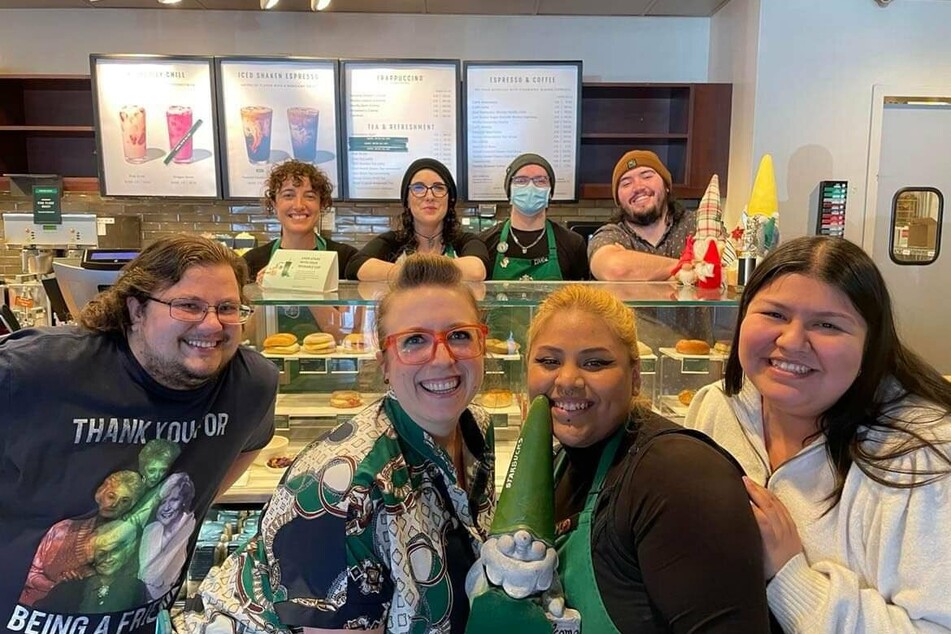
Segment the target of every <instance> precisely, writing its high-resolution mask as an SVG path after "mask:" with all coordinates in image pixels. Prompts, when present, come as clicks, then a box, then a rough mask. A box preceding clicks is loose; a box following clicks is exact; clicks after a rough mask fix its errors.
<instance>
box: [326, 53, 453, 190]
mask: <svg viewBox="0 0 951 634" xmlns="http://www.w3.org/2000/svg"><path fill="white" fill-rule="evenodd" d="M340 69H341V71H340V76H341V95H342V97H341V101H342V104H343V105H342V116H341V119H340V122H341V140H340V146H341V151H342V154H343V157H344V160H343V172H344V181H343V182H344V196H345V198H346V199H347V200H351V201H358V202H362V201H368V202H374V201H395V200H399V199H400V192H399V186H400V183H401V182H402V178H403V173H404V172H405V170H406V168H407V167H409V164H410V163H412V162H413V161H414V160H416V159H418V158H423V157H427V158H435V159H437V160H439V161H441V162H443V163H444V164H445V165H446V167H448V168H449V171H450V172H451V173H452V174H453V177H454V178H455V180H456V185H457V189H458V190H459V198H463V197H464V186H463V184H464V183H465V178H464V169H463V168H464V164H463V161H462V143H461V137H462V116H461V113H462V105H461V86H462V64H461V62H460V60H458V59H345V60H342V61H341V63H340ZM355 73H356V74H357V75H358V77H357V78H356V79H355V78H354V74H355ZM450 78H451V79H450ZM450 81H452V87H450V86H449V82H450ZM414 88H415V89H416V92H417V94H418V95H419V98H418V99H417V100H416V101H415V102H414V101H413V100H412V98H411V97H412V96H413V89H414ZM425 91H429V95H428V97H426V99H427V101H426V102H424V101H423V100H422V99H423V98H424V97H425V96H426V92H425ZM355 106H356V109H357V114H358V115H359V116H358V117H356V118H355V117H354V109H355ZM387 107H390V109H392V110H395V111H394V112H392V113H387V112H385V109H386V108H387ZM421 113H428V120H427V118H423V119H421V118H420V116H421ZM447 117H448V118H451V119H452V121H451V122H447V121H445V119H446V118H447ZM387 159H389V160H387ZM354 161H359V162H361V163H363V165H362V166H361V168H360V169H359V170H357V169H354V167H353V162H354ZM357 178H359V179H361V181H362V182H358V181H357V180H356V179H357Z"/></svg>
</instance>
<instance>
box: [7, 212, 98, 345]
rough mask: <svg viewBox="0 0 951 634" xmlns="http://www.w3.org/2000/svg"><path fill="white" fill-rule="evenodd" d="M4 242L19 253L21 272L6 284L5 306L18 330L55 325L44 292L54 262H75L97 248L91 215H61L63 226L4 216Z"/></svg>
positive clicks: (25, 215) (29, 217) (29, 216)
mask: <svg viewBox="0 0 951 634" xmlns="http://www.w3.org/2000/svg"><path fill="white" fill-rule="evenodd" d="M3 235H4V242H5V244H6V247H7V248H8V249H20V263H21V272H20V273H19V274H17V275H14V276H13V278H12V279H10V280H8V282H7V284H6V287H5V288H6V296H7V297H6V301H5V303H6V304H7V306H8V307H9V308H10V310H11V311H12V313H13V314H14V315H15V316H16V318H17V321H18V322H19V324H20V326H22V327H24V328H27V327H31V326H51V325H54V314H53V307H51V305H50V297H49V295H48V294H47V291H46V288H44V280H46V281H47V284H50V283H51V282H50V278H52V275H53V260H54V259H56V260H66V261H70V260H72V261H78V260H79V258H81V257H82V253H83V250H84V249H86V248H90V247H96V246H98V244H99V240H98V236H97V230H96V216H95V215H94V214H63V217H62V224H56V225H43V224H35V223H34V222H33V214H28V213H5V214H3Z"/></svg>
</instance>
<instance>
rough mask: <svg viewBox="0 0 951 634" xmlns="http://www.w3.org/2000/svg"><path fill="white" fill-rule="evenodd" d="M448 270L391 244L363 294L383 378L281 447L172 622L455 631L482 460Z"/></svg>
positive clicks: (486, 478) (484, 435) (203, 627)
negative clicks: (234, 539)
mask: <svg viewBox="0 0 951 634" xmlns="http://www.w3.org/2000/svg"><path fill="white" fill-rule="evenodd" d="M461 278H462V274H461V272H460V270H459V268H458V267H456V266H455V265H454V264H453V263H452V261H451V260H450V259H449V258H447V257H444V256H440V255H430V254H415V255H412V256H409V257H407V259H406V262H405V263H404V264H403V266H402V267H401V268H400V272H399V276H398V277H397V278H396V280H395V282H394V283H393V285H392V287H391V288H390V290H389V292H388V293H387V294H386V295H385V296H384V297H383V299H382V300H381V301H380V303H379V306H378V308H377V336H378V338H379V343H380V349H381V350H380V352H378V353H377V358H378V361H379V362H380V366H381V367H382V370H383V376H384V381H385V383H386V384H387V385H388V387H389V390H388V392H387V393H386V395H385V396H384V397H383V398H382V399H381V400H380V401H379V402H377V403H375V404H373V405H371V406H369V407H368V408H367V409H365V410H364V411H363V412H361V413H360V414H357V415H356V416H355V417H354V418H352V419H351V420H350V421H348V422H346V423H344V424H342V425H340V426H339V427H337V428H336V429H334V430H333V431H332V432H330V433H329V434H327V435H326V436H325V437H324V438H322V439H321V440H319V441H317V442H315V443H312V444H311V445H310V446H309V447H307V448H306V449H304V451H303V452H302V453H301V454H300V455H299V456H298V457H297V458H296V460H295V461H294V463H293V464H292V465H291V466H290V467H289V468H288V471H287V473H286V474H285V476H284V479H283V480H282V482H281V484H280V485H279V486H278V488H277V490H276V491H275V492H274V495H273V496H272V498H271V501H270V503H269V504H268V507H267V510H266V511H265V512H264V515H263V516H262V518H261V524H260V529H259V533H258V536H257V537H255V538H254V539H252V540H251V542H250V543H249V544H248V546H247V548H246V549H244V550H243V551H240V552H238V553H236V554H235V555H232V556H231V557H230V558H229V559H228V560H227V561H226V562H225V564H224V565H223V566H222V568H221V569H220V571H219V572H218V573H217V575H212V576H210V577H209V578H208V579H206V580H205V582H204V583H203V584H202V586H201V589H200V595H201V599H202V601H203V603H204V612H201V613H194V612H190V613H188V614H186V617H185V619H186V626H187V627H186V630H187V631H190V632H205V631H208V632H210V631H223V630H220V629H219V627H218V626H224V627H228V626H232V627H233V629H234V630H235V631H240V627H234V626H243V627H245V628H247V629H246V630H245V631H248V632H264V631H274V627H275V626H285V627H302V628H303V631H304V632H308V631H316V632H326V631H337V630H341V631H342V630H346V631H354V630H357V631H368V632H383V631H384V630H385V631H387V632H410V631H413V632H463V631H464V629H465V624H466V620H467V618H468V612H469V604H468V600H467V598H466V594H465V590H464V583H465V576H466V572H467V571H468V569H469V567H470V566H471V565H472V564H473V563H474V562H475V561H476V559H477V558H478V549H479V546H480V544H481V542H482V541H483V540H484V538H485V537H486V533H487V531H488V528H489V522H490V520H491V517H492V511H493V510H494V507H495V492H494V489H493V480H494V473H493V472H494V461H495V460H494V454H493V445H494V442H493V436H492V428H491V425H490V423H489V417H488V415H487V414H486V412H485V410H483V409H482V408H480V407H479V406H477V405H471V401H472V397H473V396H475V394H476V392H477V391H478V390H479V387H480V385H481V384H482V375H483V370H484V361H483V355H484V354H485V335H486V327H485V325H484V324H482V323H481V322H480V320H479V310H478V308H477V306H476V300H475V298H474V297H473V295H472V291H471V290H470V289H469V287H467V286H466V285H465V284H463V283H462V280H461ZM422 307H425V309H424V310H423V309H422ZM228 621H232V623H228Z"/></svg>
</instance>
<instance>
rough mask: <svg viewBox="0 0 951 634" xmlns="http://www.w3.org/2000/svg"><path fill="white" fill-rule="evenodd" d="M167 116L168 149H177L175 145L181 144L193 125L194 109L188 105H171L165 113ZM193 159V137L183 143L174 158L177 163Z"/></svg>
mask: <svg viewBox="0 0 951 634" xmlns="http://www.w3.org/2000/svg"><path fill="white" fill-rule="evenodd" d="M165 118H166V120H167V121H168V149H169V151H171V150H173V149H175V146H176V145H178V144H179V142H180V141H181V140H182V137H184V136H185V135H186V134H188V131H189V130H190V129H191V127H192V109H191V108H189V107H188V106H169V108H168V110H167V111H166V113H165ZM190 160H192V140H191V137H189V139H188V140H187V141H185V144H184V145H182V149H180V150H179V151H178V154H176V155H175V157H174V158H173V159H172V161H174V162H175V163H188V162H189V161H190Z"/></svg>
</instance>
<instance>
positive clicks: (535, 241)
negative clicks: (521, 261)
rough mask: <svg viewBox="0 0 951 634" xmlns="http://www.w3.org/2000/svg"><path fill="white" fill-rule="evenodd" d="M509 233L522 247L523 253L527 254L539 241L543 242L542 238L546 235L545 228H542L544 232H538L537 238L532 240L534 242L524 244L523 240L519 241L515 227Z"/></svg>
mask: <svg viewBox="0 0 951 634" xmlns="http://www.w3.org/2000/svg"><path fill="white" fill-rule="evenodd" d="M509 235H510V236H512V240H514V241H515V244H517V245H518V246H520V247H522V255H525V254H526V253H528V250H529V249H531V248H532V247H533V246H535V245H536V244H538V243H539V242H541V240H542V238H543V237H545V230H544V229H542V232H541V233H539V234H538V237H537V238H535V239H534V240H533V241H532V243H531V244H528V245H526V244H522V243H521V242H519V241H518V236H517V235H515V228H514V227H513V228H512V230H511V231H509Z"/></svg>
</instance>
